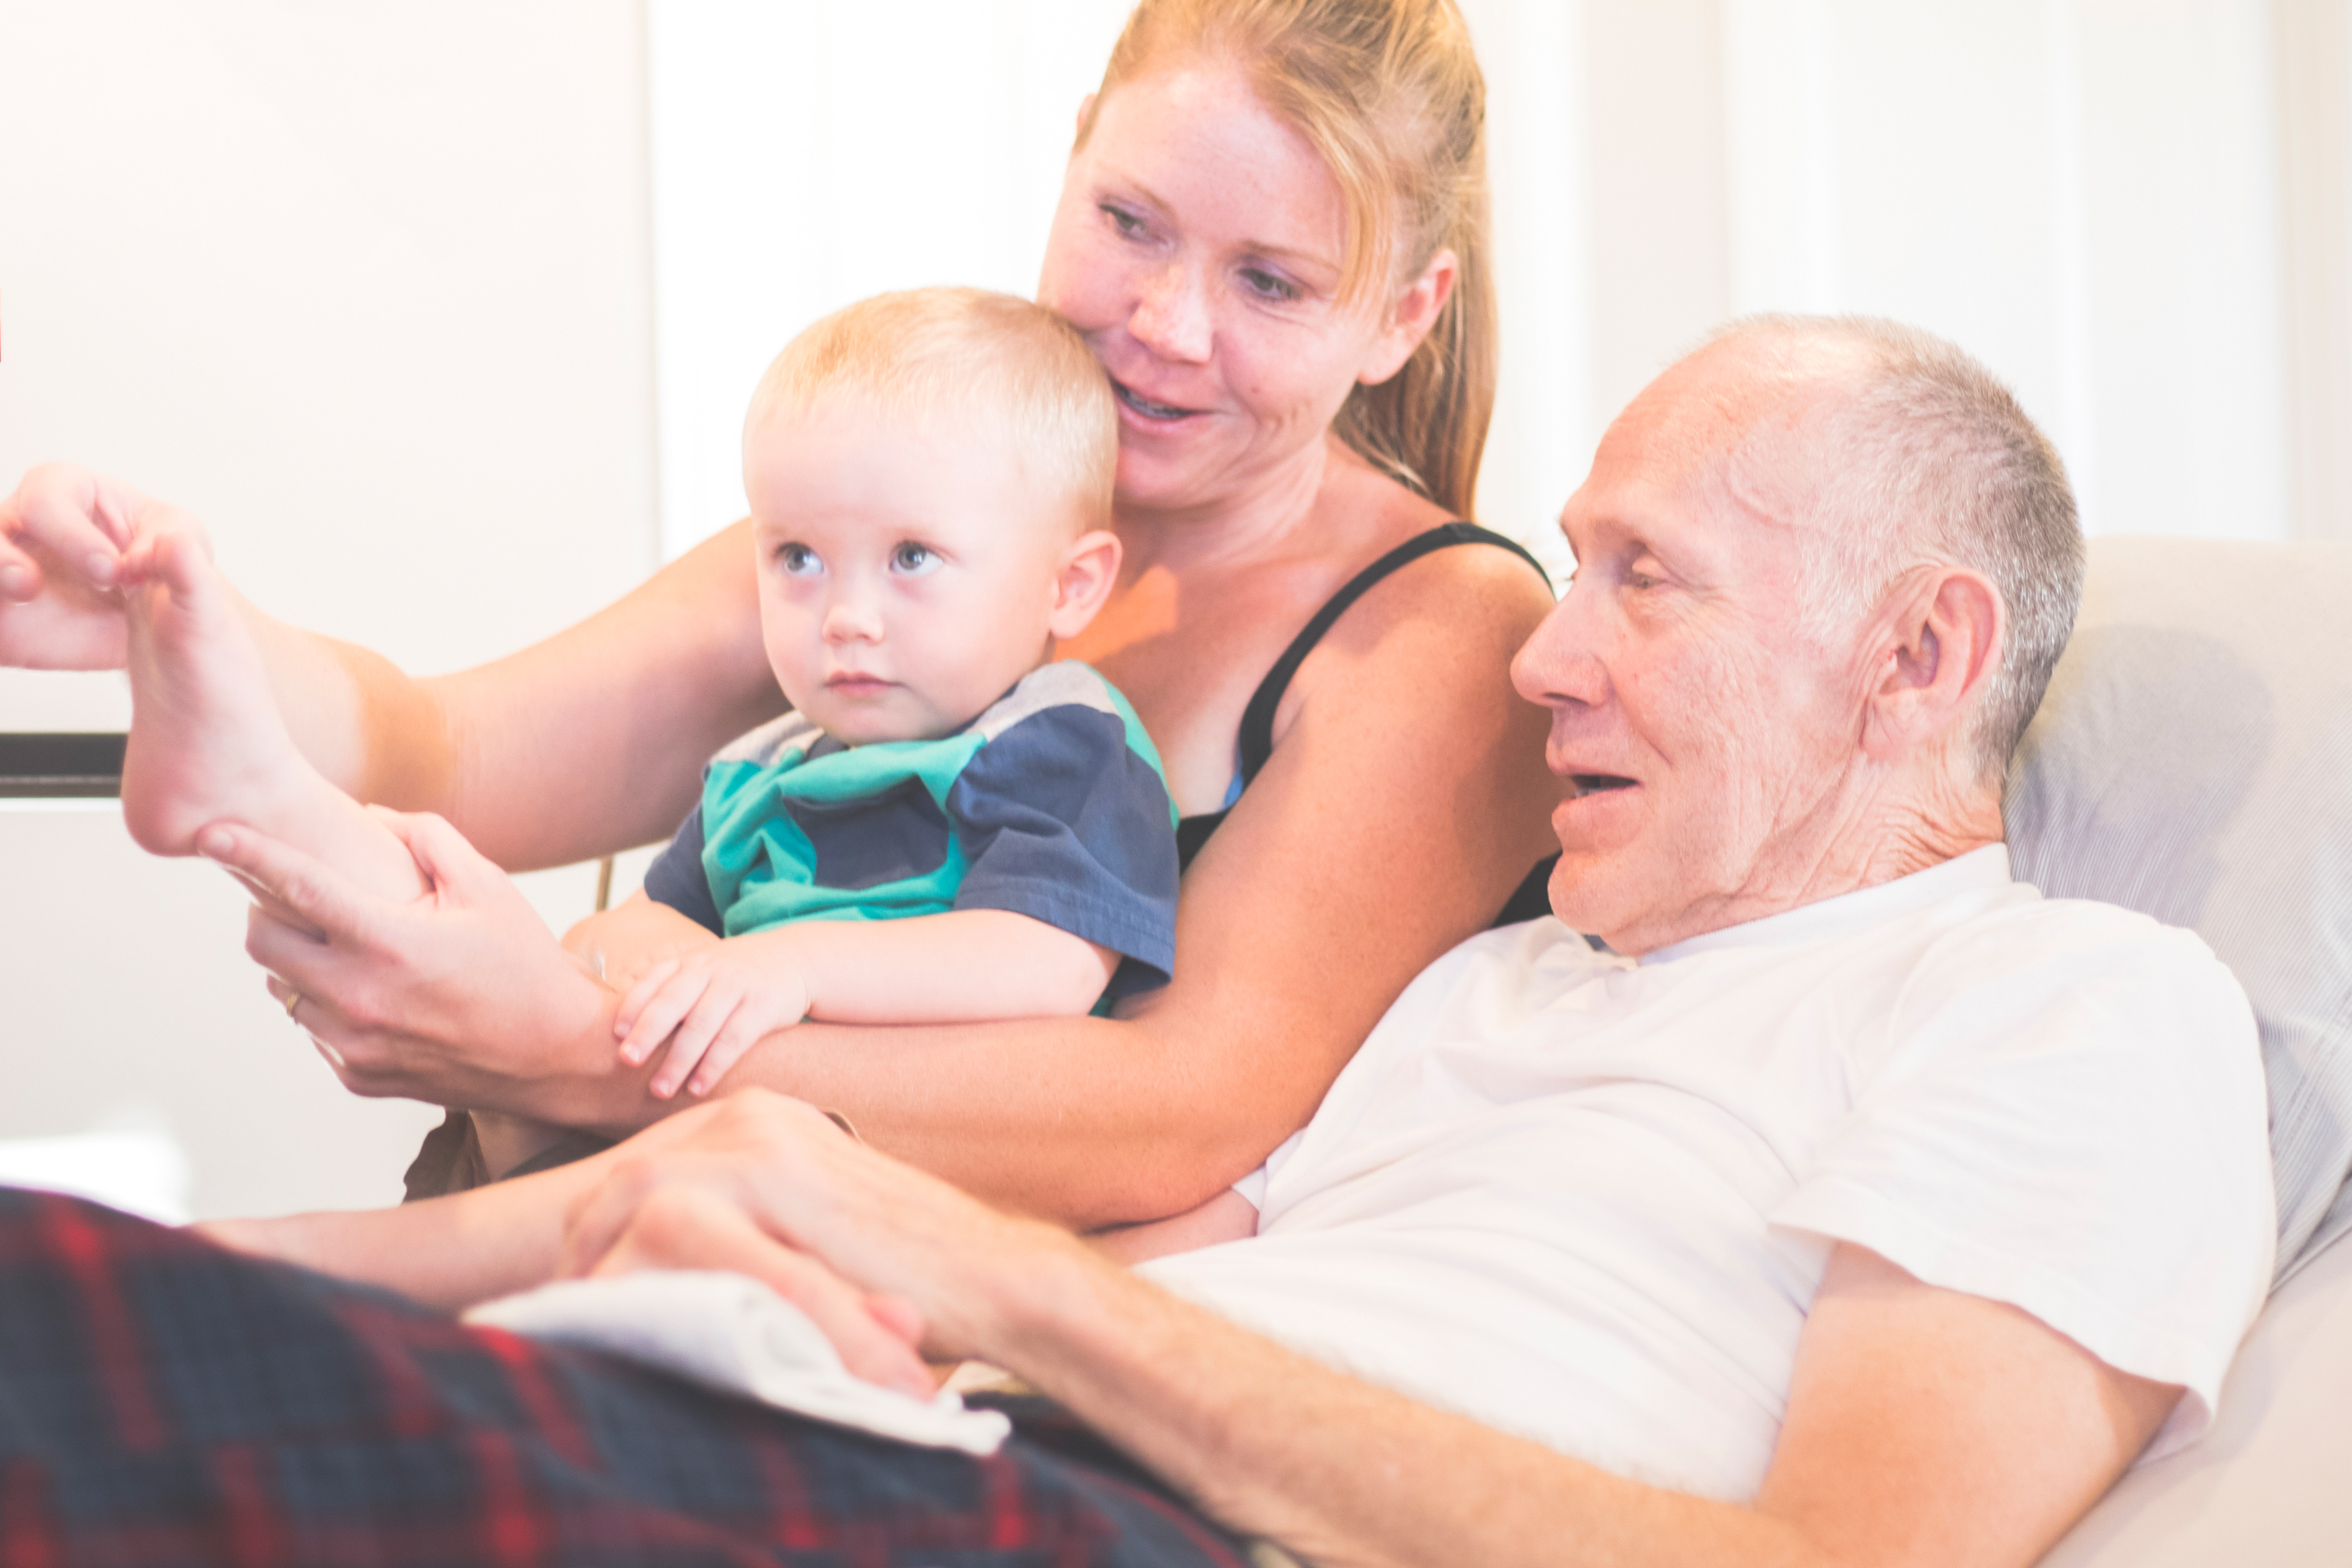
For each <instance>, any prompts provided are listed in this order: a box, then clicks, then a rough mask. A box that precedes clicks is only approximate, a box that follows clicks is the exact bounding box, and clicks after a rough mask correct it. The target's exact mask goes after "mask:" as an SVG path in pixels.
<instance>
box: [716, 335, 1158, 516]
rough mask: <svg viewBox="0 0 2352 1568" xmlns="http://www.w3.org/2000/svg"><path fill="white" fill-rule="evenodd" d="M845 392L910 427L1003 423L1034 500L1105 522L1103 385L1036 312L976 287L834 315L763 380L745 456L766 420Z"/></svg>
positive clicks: (1111, 439)
mask: <svg viewBox="0 0 2352 1568" xmlns="http://www.w3.org/2000/svg"><path fill="white" fill-rule="evenodd" d="M843 396H853V397H858V398H863V399H865V400H866V402H867V403H868V404H869V405H872V406H874V407H876V408H877V409H878V410H880V411H881V412H882V413H883V414H885V415H886V416H891V417H897V418H904V419H908V420H909V421H913V422H917V423H921V422H926V421H929V420H930V419H932V418H933V417H935V416H946V417H948V418H950V419H953V420H958V421H963V420H973V419H980V420H992V421H995V422H998V424H999V425H1000V426H1001V427H1002V428H1003V429H1004V430H1005V432H1006V434H1007V436H1008V437H1010V438H1011V439H1012V440H1013V443H1014V444H1015V446H1016V448H1017V450H1016V453H1015V456H1016V457H1017V458H1018V460H1019V461H1020V463H1021V465H1022V468H1023V471H1024V473H1026V474H1028V475H1030V476H1032V477H1034V479H1036V480H1037V481H1038V484H1039V488H1040V492H1041V493H1040V500H1041V501H1051V500H1057V499H1058V500H1066V501H1068V502H1069V503H1070V510H1071V511H1073V512H1074V513H1076V515H1077V516H1078V517H1079V518H1081V519H1083V520H1084V526H1086V527H1089V528H1092V527H1098V526H1100V525H1102V524H1103V523H1104V522H1106V521H1108V519H1109V516H1110V499H1111V484H1112V480H1113V479H1114V477H1115V475H1116V472H1117V470H1118V405H1116V404H1115V403H1114V402H1113V401H1112V399H1111V391H1110V382H1109V380H1108V378H1107V377H1106V376H1105V375H1104V374H1103V369H1102V366H1101V365H1100V364H1099V363H1097V362H1096V360H1095V356H1094V354H1093V353H1092V352H1091V351H1090V350H1088V349H1087V345H1086V340H1085V339H1083V338H1081V337H1079V336H1078V334H1077V332H1076V331H1075V330H1074V329H1073V328H1072V327H1071V326H1070V324H1069V323H1068V322H1066V321H1063V320H1062V319H1061V318H1060V317H1059V316H1056V315H1055V314H1054V312H1053V311H1051V310H1046V309H1045V307H1044V306H1042V305H1036V304H1032V303H1031V302H1030V301H1028V300H1022V299H1016V298H1014V297H1013V295H1010V294H996V293H991V292H989V291H988V290H986V289H908V290H906V291H904V292H901V293H896V294H877V295H876V296H874V297H873V298H872V299H870V300H859V301H858V302H857V303H856V304H855V305H851V306H848V307H847V308H845V309H844V310H835V312H834V313H833V314H832V315H830V316H827V317H825V318H824V320H822V321H818V322H817V323H816V324H815V325H814V326H812V327H810V328H808V329H807V330H805V331H803V332H802V333H801V334H800V336H798V337H796V338H794V339H793V341H792V342H789V343H787V344H786V345H785V346H784V352H783V353H780V354H778V355H777V356H776V358H775V362H774V363H772V364H771V365H769V366H768V370H767V374H764V375H762V376H761V378H760V386H759V390H758V391H756V392H754V393H753V394H752V395H751V411H750V412H749V413H748V414H746V415H745V416H744V417H743V440H744V444H745V446H746V447H747V448H748V447H749V446H750V444H751V440H752V439H753V437H756V436H757V435H758V433H759V431H760V429H761V426H763V425H765V424H766V423H767V422H768V421H769V420H771V419H775V418H780V417H781V418H799V417H804V416H807V415H809V414H810V413H812V412H814V411H815V410H816V409H819V408H821V407H824V406H825V405H828V404H830V403H832V402H833V401H835V400H836V399H838V398H841V397H843ZM1040 510H1041V514H1042V513H1043V512H1044V511H1045V510H1047V509H1046V508H1045V507H1041V509H1040Z"/></svg>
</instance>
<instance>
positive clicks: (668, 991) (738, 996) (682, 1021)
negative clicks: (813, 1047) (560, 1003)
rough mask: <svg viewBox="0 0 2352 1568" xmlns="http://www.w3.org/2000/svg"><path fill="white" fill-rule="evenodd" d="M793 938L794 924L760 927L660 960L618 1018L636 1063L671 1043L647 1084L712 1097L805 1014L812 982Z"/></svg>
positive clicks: (626, 1055)
mask: <svg viewBox="0 0 2352 1568" xmlns="http://www.w3.org/2000/svg"><path fill="white" fill-rule="evenodd" d="M792 936H793V933H792V931H791V928H789V927H786V928H782V929H780V930H777V931H758V932H754V933H753V934H751V935H750V936H739V937H731V938H730V939H729V940H727V941H725V942H710V943H708V944H707V945H701V946H697V947H694V948H692V949H690V950H688V951H687V952H681V953H678V954H677V955H675V956H673V957H669V958H665V959H662V960H660V961H659V962H657V963H655V964H654V965H653V966H652V967H651V968H649V969H647V970H646V972H645V973H644V974H643V975H642V976H640V977H639V978H638V979H637V981H636V983H635V984H634V985H632V986H631V987H630V988H629V992H628V994H626V995H625V996H624V997H622V999H621V1006H620V1010H619V1011H618V1012H617V1013H615V1014H614V1016H613V1030H614V1033H615V1034H617V1035H619V1036H620V1037H621V1059H622V1060H623V1061H625V1062H626V1063H627V1064H628V1065H630V1066H631V1067H636V1066H638V1065H640V1064H642V1063H643V1062H645V1061H646V1058H649V1057H651V1056H652V1055H653V1053H654V1051H655V1049H656V1047H658V1046H660V1044H661V1043H662V1042H663V1041H664V1040H667V1041H668V1042H669V1051H668V1054H667V1056H666V1057H664V1058H663V1059H662V1064H661V1067H660V1068H658V1069H657V1070H656V1072H655V1074H654V1077H653V1081H652V1083H650V1084H649V1085H647V1088H649V1089H651V1090H652V1091H653V1093H654V1094H655V1095H656V1097H658V1098H660V1099H663V1100H667V1099H669V1098H670V1097H671V1096H672V1095H674V1094H676V1093H677V1091H678V1088H679V1086H680V1085H688V1086H689V1087H691V1088H692V1089H693V1090H694V1092H695V1093H696V1094H698V1095H699V1094H709V1092H710V1091H711V1089H714V1088H715V1087H717V1085H718V1083H719V1079H720V1078H721V1077H723V1076H724V1075H725V1074H726V1071H727V1069H728V1068H731V1067H733V1066H734V1065H735V1064H736V1063H737V1062H739V1061H740V1060H741V1059H742V1058H743V1053H744V1052H746V1051H748V1050H750V1049H751V1047H753V1046H755V1045H757V1044H759V1043H760V1040H761V1037H763V1036H766V1035H769V1034H771V1033H772V1032H774V1031H775V1030H778V1029H786V1028H790V1027H791V1026H793V1025H794V1024H797V1023H799V1022H800V1021H801V1020H802V1019H803V1018H804V1017H806V1016H808V1008H809V987H808V981H807V979H806V978H805V977H804V976H803V973H802V972H801V968H800V965H799V964H798V963H795V962H794V961H793V943H792ZM689 1074H691V1075H692V1077H691V1080H690V1082H689V1079H688V1075H689Z"/></svg>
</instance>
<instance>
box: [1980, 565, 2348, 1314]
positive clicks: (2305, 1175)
mask: <svg viewBox="0 0 2352 1568" xmlns="http://www.w3.org/2000/svg"><path fill="white" fill-rule="evenodd" d="M2006 815H2007V817H2008V825H2009V838H2010V847H2011V858H2012V860H2013V863H2014V865H2015V867H2016V869H2017V874H2018V875H2019V876H2020V877H2021V878H2023V879H2026V880H2029V881H2032V882H2033V883H2034V884H2036V885H2037V886H2039V887H2040V888H2041V889H2042V891H2044V892H2045V893H2048V894H2051V895H2053V896H2054V897H2073V898H2090V899H2105V900H2111V901H2113V902H2116V903H2119V904H2126V905H2128V906H2130V907H2131V908H2133V909H2137V910H2144V911H2145V912H2147V913H2148V914H2150V915H2153V916H2155V917H2156V918H2158V920H2162V921H2167V922H2168V923H2170V924H2173V925H2181V926H2188V927H2190V928H2191V929H2193V930H2195V931H2197V932H2198V933H2199V934H2200V935H2201V936H2202V937H2204V939H2205V941H2206V942H2207V943H2208V944H2209V945H2210V947H2211V948H2212V949H2213V951H2214V952H2216V953H2218V954H2219V955H2220V956H2221V960H2222V962H2224V963H2227V964H2229V966H2230V967H2231V970H2233V971H2234V972H2235V973H2237V975H2238V978H2239V979H2240V981H2241V982H2242V983H2243V984H2244V985H2245V987H2246V990H2247V992H2248V994H2250V995H2251V996H2252V999H2253V1004H2254V1012H2255V1015H2256V1016H2257V1018H2258V1019H2259V1020H2260V1023H2261V1026H2262V1042H2263V1064H2264V1067H2265V1068H2266V1070H2267V1072H2268V1074H2269V1078H2270V1097H2271V1147H2272V1152H2273V1159H2274V1162H2275V1164H2276V1168H2277V1173H2278V1184H2279V1255H2278V1256H2279V1276H2278V1277H2279V1278H2280V1279H2284V1278H2285V1277H2286V1276H2287V1275H2288V1274H2290V1273H2292V1272H2293V1271H2294V1269H2295V1268H2298V1267H2300V1265H2301V1264H2302V1262H2303V1261H2304V1260H2305V1259H2306V1258H2309V1257H2310V1256H2311V1255H2312V1254H2313V1253H2315V1251H2316V1250H2317V1249H2318V1247H2320V1246H2322V1245H2325V1243H2326V1241H2328V1240H2330V1239H2332V1238H2333V1237H2335V1236H2336V1235H2337V1234H2339V1233H2340V1232H2342V1231H2343V1230H2345V1229H2347V1228H2352V1197H2347V1189H2346V1186H2345V1182H2346V1177H2347V1174H2352V545H2336V544H2316V543H2313V544H2256V543H2235V542H2220V541H2209V540H2188V539H2101V540H2095V541H2094V542H2092V545H2091V567H2090V575H2089V584H2088V587H2087V590H2086V593H2085V595H2084V605H2083V611H2082V615H2081V616H2080V618H2079V619H2078V620H2077V622H2076V624H2075V630H2074V641H2073V642H2072V643H2071V644H2069V645H2068V647H2067V650H2066V655H2065V657H2064V658H2063V659H2062V660H2060V662H2059V665H2058V670H2057V673H2056V676H2055V677H2054V679H2053V680H2052V682H2051V686H2050V693H2049V696H2048V697H2047V698H2046V699H2045V700H2043V702H2042V710H2041V712H2040V713H2039V714H2038V715H2037V716H2036V717H2035V719H2034V721H2033V725H2032V729H2031V730H2029V731H2027V733H2026V737H2025V741H2024V743H2023V744H2022V745H2021V746H2020V747H2019V749H2018V754H2017V756H2016V758H2015V760H2014V762H2013V763H2012V764H2011V771H2010V781H2009V799H2008V805H2007V811H2006Z"/></svg>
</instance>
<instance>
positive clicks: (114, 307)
mask: <svg viewBox="0 0 2352 1568" xmlns="http://www.w3.org/2000/svg"><path fill="white" fill-rule="evenodd" d="M643 39H644V19H643V16H642V13H641V11H640V8H639V7H638V5H636V4H635V3H634V0H593V3H591V0H530V3H521V0H508V3H505V4H500V5H476V4H469V3H460V0H430V3H420V4H407V5H398V6H362V5H332V6H325V5H310V4H304V3H296V0H207V3H205V4H179V5H175V4H168V3H164V0H145V3H128V0H90V3H77V4H75V5H48V4H43V3H39V0H0V59H5V61H6V62H7V64H8V69H7V71H6V77H7V86H6V89H5V91H0V486H13V485H14V484H15V482H16V476H17V475H18V473H19V472H20V471H21V470H22V469H23V468H26V467H27V466H28V465H30V464H31V463H33V462H34V461H37V460H38V459H41V458H51V457H63V458H77V459H79V460H81V461H84V462H88V463H90V464H93V465H96V466H100V467H103V468H110V469H111V470H113V471H114V472H117V473H119V474H121V475H122V476H123V477H124V478H126V479H131V481H132V482H134V483H137V484H139V485H141V486H142V487H144V488H146V489H150V490H152V492H154V493H156V494H159V495H163V496H166V497H169V498H171V499H173V500H177V501H180V502H182V503H184V504H185V505H187V506H188V507H190V508H191V509H192V510H194V511H195V512H196V513H197V515H198V516H200V517H202V518H204V519H205V521H207V522H208V523H209V524H210V525H211V528H212V530H213V532H214V534H215V541H216V543H217V545H218V550H219V554H220V558H221V560H222V562H223V563H224V565H225V566H226V569H227V570H228V572H229V573H230V574H231V575H232V576H233V577H234V578H235V580H236V581H237V582H238V583H239V584H241V585H242V586H243V587H244V588H245V589H246V590H247V592H248V593H249V594H250V595H252V596H253V597H254V598H255V599H256V600H257V601H258V602H259V603H260V604H261V605H264V606H265V607H266V608H268V609H271V610H273V611H276V612H278V614H280V615H283V616H287V617H288V618H289V619H292V620H295V621H298V622H302V623H306V624H309V625H312V626H320V627H324V628H329V629H331V630H333V631H334V632H336V633H338V634H341V635H344V636H348V637H353V638H355V639H356V640H358V641H361V642H363V643H367V644H370V645H372V646H373V647H378V648H381V649H383V651H385V652H386V653H388V654H390V655H391V656H392V657H394V658H396V659H398V660H400V661H401V662H402V663H404V664H405V665H406V666H408V667H409V668H414V669H417V670H435V669H446V668H456V667H459V666H463V665H467V664H470V663H473V662H476V661H478V660H480V659H482V658H488V657H489V656H491V655H493V654H496V653H499V652H501V651H503V650H506V649H508V648H510V647H516V646H518V645H519V644H520V643H522V642H524V641H527V640H529V639H531V638H534V637H539V636H541V635H542V634H544V633H546V632H550V631H552V630H554V629H556V628H558V627H560V626H564V625H567V624H569V623H570V622H572V621H573V620H575V619H577V618H579V617H580V616H583V615H584V614H585V613H587V612H588V611H589V610H591V609H593V608H594V607H596V606H597V605H602V604H604V603H605V602H607V601H608V600H610V599H612V598H613V597H614V596H615V595H618V594H619V593H620V592H622V591H623V590H624V589H625V588H626V587H627V586H628V585H629V584H632V583H634V582H635V581H636V580H637V579H638V578H639V577H640V576H641V575H642V574H644V572H645V571H646V569H647V567H648V566H649V565H650V564H651V563H653V562H654V560H655V559H656V531H655V517H654V506H655V495H654V489H655V487H654V470H653V463H654V456H655V454H654V444H653V429H652V398H651V349H652V334H651V313H650V285H649V281H648V272H649V243H648V235H647V227H646V123H645V72H644V43H643ZM126 711H127V702H126V701H125V700H124V697H123V694H122V690H121V683H120V681H119V679H117V678H112V677H94V678H60V677H33V676H25V675H20V674H0V730H22V729H37V728H51V727H54V728H105V727H112V726H119V725H120V724H121V721H122V720H123V718H124V717H125V715H126ZM589 875H590V874H589V873H587V872H584V871H581V872H573V873H569V874H566V873H549V874H545V875H542V876H541V877H539V878H536V879H532V886H533V888H534V890H535V891H536V893H537V894H538V896H539V897H540V899H541V903H542V907H543V908H544V909H545V910H547V911H548V912H549V914H550V915H551V918H552V919H555V920H558V921H562V920H567V919H570V918H573V917H576V916H577V915H578V914H580V913H583V912H584V911H585V910H586V907H587V904H588V902H589V899H590V890H589V889H590V886H591V884H590V882H589V880H588V879H589ZM241 909H242V900H240V899H239V898H238V897H237V896H236V891H235V889H234V888H233V887H232V886H231V885H230V884H229V883H228V882H227V880H226V879H225V878H222V877H221V876H219V874H218V873H217V872H215V871H212V870H211V869H210V868H205V867H202V866H199V865H193V864H165V863H161V862H155V861H152V860H148V859H147V858H144V857H142V856H141V855H139V854H138V853H137V851H136V850H135V849H133V848H132V847H131V846H130V844H129V841H128V839H127V838H126V837H124V836H123V834H122V831H121V823H120V819H119V817H117V816H114V815H112V814H111V813H110V812H100V813H88V812H58V811H47V812H31V813H27V812H22V811H11V812H8V813H6V814H5V815H0V1137H5V1136H11V1135H25V1134H31V1133H38V1132H53V1131H72V1130H75V1129H77V1128H79V1127H80V1126H82V1125H84V1124H86V1123H87V1122H88V1121H89V1120H91V1119H93V1118H95V1117H97V1116H99V1115H100V1114H101V1113H103V1112H104V1111H106V1110H108V1109H109V1108H110V1107H112V1106H115V1105H117V1104H120V1103H123V1102H126V1101H144V1102H149V1103H152V1104H155V1105H157V1106H159V1107H160V1108H161V1109H162V1110H163V1111H164V1113H165V1115H166V1117H167V1119H168V1120H169V1121H171V1122H172V1123H173V1125H174V1126H175V1128H176V1129H177V1131H179V1132H180V1133H181V1135H182V1136H183V1137H184V1139H185V1140H186V1141H187V1142H189V1143H190V1145H191V1147H192V1151H193V1152H194V1157H195V1165H196V1180H197V1187H196V1193H195V1203H196V1207H197V1209H198V1211H199V1212H200V1213H207V1214H216V1213H223V1212H230V1211H236V1210H251V1209H269V1208H286V1207H294V1206H304V1205H313V1204H339V1203H361V1202H380V1201H383V1199H385V1198H386V1197H388V1196H390V1195H394V1194H396V1193H397V1191H398V1176H399V1172H400V1168H401V1165H402V1163H404V1160H405V1158H406V1155H407V1153H408V1152H409V1151H410V1150H411V1149H413V1146H414V1142H415V1131H416V1129H417V1128H418V1127H419V1126H420V1125H423V1124H427V1123H429V1122H430V1121H434V1120H436V1117H437V1113H435V1112H428V1111H425V1110H422V1109H421V1108H417V1107H404V1106H397V1105H391V1106H387V1105H376V1104H369V1103H366V1102H362V1101H359V1100H352V1098H350V1097H349V1096H347V1095H344V1094H343V1093H341V1090H340V1089H337V1088H336V1086H335V1084H334V1083H333V1080H332V1079H331V1078H330V1077H329V1076H328V1074H327V1073H326V1072H325V1070H324V1068H322V1067H321V1066H320V1064H319V1062H318V1061H317V1060H316V1059H315V1058H313V1057H311V1056H310V1052H309V1050H308V1048H307V1047H306V1046H305V1045H304V1044H303V1042H302V1039H301V1037H300V1036H299V1035H298V1034H296V1033H295V1032H294V1031H293V1030H292V1029H291V1028H290V1026H288V1025H287V1023H286V1022H285V1020H284V1018H283V1017H282V1016H279V1015H278V1013H277V1012H276V1010H275V1008H274V1006H273V1005H272V1004H271V1003H270V1001H269V999H268V996H267V995H266V994H263V993H262V991H261V988H260V981H259V977H258V972H257V971H255V970H254V969H252V968H251V966H250V965H248V964H247V963H246V962H245V961H244V959H243V956H242V954H241V953H240V952H239V951H238V942H239V941H240V940H241V934H242V930H243V917H242V913H241Z"/></svg>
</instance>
